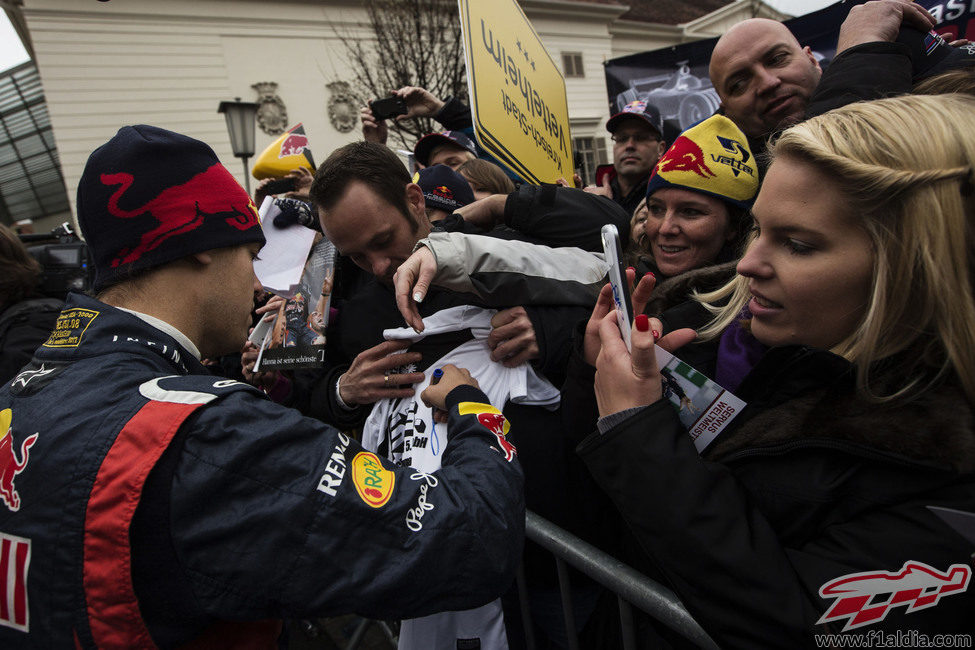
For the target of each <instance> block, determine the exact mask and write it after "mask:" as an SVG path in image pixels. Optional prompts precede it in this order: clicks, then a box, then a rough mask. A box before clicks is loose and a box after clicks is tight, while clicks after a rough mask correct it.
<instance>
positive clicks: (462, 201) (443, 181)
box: [413, 165, 474, 212]
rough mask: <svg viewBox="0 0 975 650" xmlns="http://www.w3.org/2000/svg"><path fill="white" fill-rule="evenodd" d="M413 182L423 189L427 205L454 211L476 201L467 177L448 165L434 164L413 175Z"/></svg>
mask: <svg viewBox="0 0 975 650" xmlns="http://www.w3.org/2000/svg"><path fill="white" fill-rule="evenodd" d="M413 182H414V183H416V184H417V185H419V186H420V189H421V190H423V198H424V199H426V202H427V206H428V207H431V208H436V209H438V210H446V211H447V212H453V211H454V210H456V209H457V208H461V207H463V206H465V205H467V204H468V203H473V202H474V190H472V189H471V184H470V183H468V182H467V179H466V178H464V177H463V176H461V175H460V174H458V173H457V172H455V171H454V170H453V169H451V168H450V167H448V166H447V165H434V166H433V167H426V168H425V169H421V170H420V171H418V172H417V173H416V174H414V175H413Z"/></svg>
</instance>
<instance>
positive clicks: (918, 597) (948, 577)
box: [816, 561, 972, 632]
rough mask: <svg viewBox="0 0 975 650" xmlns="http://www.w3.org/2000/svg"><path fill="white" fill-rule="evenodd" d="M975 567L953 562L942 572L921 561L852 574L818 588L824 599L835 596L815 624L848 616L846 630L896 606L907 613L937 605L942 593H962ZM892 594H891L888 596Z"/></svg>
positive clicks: (883, 615) (874, 620) (878, 617)
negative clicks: (893, 567) (888, 569)
mask: <svg viewBox="0 0 975 650" xmlns="http://www.w3.org/2000/svg"><path fill="white" fill-rule="evenodd" d="M971 577H972V570H971V569H970V568H969V567H968V566H966V565H964V564H953V565H951V566H950V567H949V568H948V571H947V572H945V573H942V572H941V571H938V570H937V569H935V568H933V567H930V566H928V565H927V564H924V563H922V562H913V561H911V562H905V563H904V566H903V567H902V568H901V570H900V571H896V572H891V571H866V572H864V573H850V574H847V575H845V576H841V577H839V578H837V579H835V580H831V581H830V582H827V583H826V584H824V585H823V586H822V587H820V588H819V595H820V596H821V597H822V598H836V602H834V603H833V606H832V607H830V608H829V610H828V611H827V612H826V613H825V614H823V616H822V617H821V618H820V619H819V620H818V621H816V624H817V625H818V624H820V623H827V622H830V621H840V620H843V619H847V621H846V625H844V626H843V630H842V631H843V632H846V631H847V630H852V629H854V628H858V627H863V626H864V625H871V624H873V623H879V622H880V621H882V620H884V618H886V616H887V614H888V613H890V610H891V609H893V608H894V607H901V606H904V607H906V608H907V609H906V612H907V613H908V614H910V613H912V612H916V611H918V610H920V609H925V608H927V607H934V606H935V605H937V604H938V602H939V601H940V600H941V598H942V597H943V596H952V595H955V594H960V593H963V592H964V591H965V590H966V589H967V588H968V582H969V580H971ZM888 595H889V597H888Z"/></svg>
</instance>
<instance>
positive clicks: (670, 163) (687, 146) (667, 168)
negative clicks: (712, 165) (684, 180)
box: [657, 137, 716, 178]
mask: <svg viewBox="0 0 975 650" xmlns="http://www.w3.org/2000/svg"><path fill="white" fill-rule="evenodd" d="M704 161H705V158H704V152H703V151H702V150H701V147H699V146H697V144H696V143H695V142H694V141H693V140H691V139H690V138H685V137H680V138H677V141H676V142H674V146H672V147H671V148H670V150H669V151H667V153H666V154H664V157H663V158H661V159H660V163H659V164H658V166H657V173H660V174H664V173H667V172H693V173H695V174H697V175H698V176H700V177H702V178H709V177H714V176H716V174H715V173H714V172H713V171H711V170H710V169H709V168H708V166H707V163H706V162H704Z"/></svg>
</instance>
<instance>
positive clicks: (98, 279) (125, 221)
mask: <svg viewBox="0 0 975 650" xmlns="http://www.w3.org/2000/svg"><path fill="white" fill-rule="evenodd" d="M78 223H79V225H80V226H81V231H82V233H83V234H84V236H85V240H86V242H87V244H88V247H89V249H90V250H91V254H92V258H93V260H94V265H95V283H94V288H95V290H96V291H101V290H102V289H104V288H106V287H108V286H110V285H112V284H115V283H117V282H119V281H121V280H123V279H125V278H127V277H131V276H132V275H133V274H134V273H136V272H138V271H142V270H146V269H151V268H155V267H157V266H161V265H163V264H166V263H168V262H172V261H174V260H177V259H179V258H181V257H185V256H187V255H192V254H193V253H199V252H202V251H206V250H211V249H215V248H225V247H230V246H239V245H242V244H249V243H252V242H255V243H259V244H261V245H263V244H264V232H263V231H262V230H261V224H260V222H259V221H258V218H257V209H256V207H255V206H254V203H253V201H251V198H250V197H249V196H248V195H247V192H245V191H244V188H242V187H241V186H240V184H239V183H238V182H237V181H236V179H234V177H233V176H232V175H231V173H230V172H229V171H227V169H226V168H225V167H224V166H223V165H221V164H220V161H219V160H218V159H217V155H216V154H215V153H214V152H213V149H211V148H210V147H209V146H208V145H207V144H205V143H203V142H200V141H199V140H195V139H193V138H190V137H188V136H185V135H181V134H179V133H174V132H172V131H167V130H165V129H161V128H158V127H155V126H147V125H144V124H140V125H136V126H124V127H122V128H121V129H119V131H118V133H117V134H115V137H113V138H112V139H111V140H109V141H108V142H107V143H105V144H103V145H102V146H101V147H99V148H98V149H96V150H95V151H94V152H93V153H92V154H91V156H89V158H88V162H87V163H86V165H85V171H84V173H82V175H81V181H80V182H79V183H78Z"/></svg>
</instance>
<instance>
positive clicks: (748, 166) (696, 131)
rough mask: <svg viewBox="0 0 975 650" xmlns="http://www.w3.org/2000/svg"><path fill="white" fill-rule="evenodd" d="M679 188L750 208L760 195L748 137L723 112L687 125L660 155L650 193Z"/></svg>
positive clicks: (651, 181)
mask: <svg viewBox="0 0 975 650" xmlns="http://www.w3.org/2000/svg"><path fill="white" fill-rule="evenodd" d="M665 187H676V188H679V189H683V190H691V191H693V192H700V193H702V194H709V195H711V196H714V197H716V198H719V199H721V200H722V201H726V202H728V203H731V204H732V205H737V206H739V207H743V208H749V207H751V205H752V201H753V200H754V199H755V195H756V194H758V166H757V165H756V164H755V158H754V157H753V156H752V152H751V150H750V149H749V148H748V138H746V137H745V134H744V133H742V132H741V129H739V128H738V127H737V126H735V123H734V122H732V121H731V120H729V119H728V118H727V117H725V116H724V115H712V116H711V117H709V118H707V119H706V120H703V121H701V122H698V123H697V124H695V125H694V126H692V127H690V128H688V129H687V130H685V131H684V132H683V133H681V134H680V136H679V137H678V138H677V139H676V140H674V144H673V145H671V147H670V149H668V150H667V152H666V153H665V154H664V155H662V156H661V157H660V160H659V161H658V162H657V166H656V167H655V168H654V170H653V174H652V175H651V176H650V182H649V183H647V196H648V197H649V196H651V195H652V194H653V193H654V192H656V191H657V190H659V189H662V188H665Z"/></svg>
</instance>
